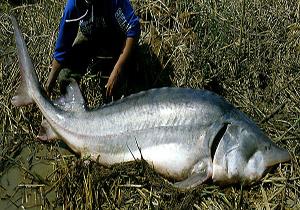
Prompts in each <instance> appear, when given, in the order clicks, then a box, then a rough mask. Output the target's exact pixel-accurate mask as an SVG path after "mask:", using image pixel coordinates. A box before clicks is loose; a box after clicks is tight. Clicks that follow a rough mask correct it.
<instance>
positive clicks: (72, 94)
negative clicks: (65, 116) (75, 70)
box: [53, 79, 86, 112]
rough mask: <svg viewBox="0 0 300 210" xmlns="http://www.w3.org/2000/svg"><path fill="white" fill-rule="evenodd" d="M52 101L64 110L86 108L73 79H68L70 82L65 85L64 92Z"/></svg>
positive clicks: (81, 109) (83, 109) (82, 109)
mask: <svg viewBox="0 0 300 210" xmlns="http://www.w3.org/2000/svg"><path fill="white" fill-rule="evenodd" d="M53 103H54V105H56V106H57V107H59V108H61V109H62V110H64V111H71V112H80V111H85V109H86V106H85V100H84V98H83V96H82V93H81V91H80V88H79V85H78V83H77V82H76V80H75V79H70V83H69V84H68V85H67V87H66V94H65V95H62V96H61V97H60V98H58V99H57V100H55V101H54V102H53Z"/></svg>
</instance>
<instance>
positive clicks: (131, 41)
mask: <svg viewBox="0 0 300 210" xmlns="http://www.w3.org/2000/svg"><path fill="white" fill-rule="evenodd" d="M135 44H136V40H135V38H134V37H128V38H127V39H126V43H125V46H124V49H123V51H122V53H121V54H120V56H119V59H118V61H117V62H116V64H115V66H114V69H113V70H112V72H111V74H110V76H109V79H108V81H107V84H106V85H105V87H106V96H112V94H113V91H114V88H115V87H116V84H117V82H118V78H119V76H120V74H121V73H122V70H123V67H124V65H125V63H126V62H127V61H128V59H129V57H130V55H131V53H132V51H133V48H134V45H135Z"/></svg>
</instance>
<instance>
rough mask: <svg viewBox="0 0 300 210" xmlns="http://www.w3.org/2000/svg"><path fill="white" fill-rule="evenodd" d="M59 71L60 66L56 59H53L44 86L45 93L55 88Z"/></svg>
mask: <svg viewBox="0 0 300 210" xmlns="http://www.w3.org/2000/svg"><path fill="white" fill-rule="evenodd" d="M61 69H62V65H61V64H60V63H59V62H58V61H57V60H56V59H53V61H52V67H51V71H50V73H49V76H48V80H47V82H46V85H45V90H46V92H47V93H49V92H51V91H52V90H53V88H54V86H55V81H56V79H57V77H58V75H59V72H60V70H61Z"/></svg>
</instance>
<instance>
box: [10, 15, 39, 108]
mask: <svg viewBox="0 0 300 210" xmlns="http://www.w3.org/2000/svg"><path fill="white" fill-rule="evenodd" d="M11 21H12V24H13V28H14V31H15V37H16V46H17V52H18V58H19V63H20V72H21V84H20V86H19V88H18V89H17V91H16V95H15V96H14V97H13V98H12V104H13V105H15V106H24V105H28V104H32V103H33V102H34V100H33V96H32V93H33V92H34V91H36V92H37V89H40V88H39V82H38V78H37V75H36V73H35V72H34V70H33V65H32V62H31V59H30V57H29V54H28V51H27V47H26V44H25V41H24V39H23V36H22V33H21V31H20V29H19V26H18V23H17V21H16V19H15V17H13V16H11Z"/></svg>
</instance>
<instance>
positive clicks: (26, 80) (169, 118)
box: [12, 18, 290, 188]
mask: <svg viewBox="0 0 300 210" xmlns="http://www.w3.org/2000/svg"><path fill="white" fill-rule="evenodd" d="M12 22H13V25H14V29H15V36H16V44H17V50H18V57H19V62H20V66H21V68H20V69H21V84H20V87H19V89H18V90H17V92H16V96H14V97H13V99H12V103H13V104H14V105H16V106H22V105H28V104H31V103H34V102H35V103H36V104H37V106H38V107H39V109H40V110H41V112H42V114H43V116H44V117H45V120H44V121H43V123H42V127H43V129H41V131H40V134H39V136H38V137H39V138H40V139H42V140H50V139H57V138H58V139H62V140H63V141H64V142H65V143H66V144H67V145H68V146H69V147H70V148H71V149H72V150H73V151H74V152H75V153H78V154H80V155H81V156H89V157H90V158H91V159H92V160H95V161H98V162H99V163H100V164H103V165H111V164H115V163H121V162H126V161H132V160H135V159H141V158H143V159H144V160H146V161H147V162H148V163H149V164H150V165H151V166H152V167H153V168H154V170H156V171H157V172H158V173H160V174H161V175H163V176H164V177H166V178H170V179H172V180H176V181H177V182H176V183H175V186H177V187H180V188H190V187H195V186H197V185H199V184H201V183H203V182H205V181H206V180H208V179H212V180H213V181H215V182H218V183H220V184H228V183H237V182H242V183H252V182H254V181H257V180H259V179H260V178H261V177H262V176H263V175H264V173H265V172H266V171H267V169H269V168H270V167H271V166H273V165H275V164H278V163H280V162H285V161H288V160H290V155H289V153H288V152H287V151H286V150H284V149H281V148H279V147H278V146H276V145H275V144H274V143H273V142H272V141H271V140H270V139H269V138H268V137H267V136H266V135H265V134H264V133H263V132H262V131H261V130H260V129H259V128H258V127H257V126H256V125H255V123H254V122H253V121H251V120H250V119H249V118H248V117H247V116H246V115H245V114H243V113H242V112H240V111H239V110H237V109H236V108H234V107H233V106H232V105H231V104H230V103H228V102H227V101H226V100H224V99H223V98H222V97H221V96H218V95H216V94H214V93H212V92H209V91H206V90H195V89H188V88H161V89H152V90H149V91H144V92H140V93H137V94H134V95H131V96H129V97H126V98H123V99H121V100H119V101H116V102H114V103H111V104H108V105H104V106H103V107H101V108H99V109H96V110H88V109H86V108H85V104H84V100H83V97H82V95H81V92H80V89H79V87H78V85H77V83H76V82H71V83H70V85H69V86H68V92H67V94H66V95H65V96H63V97H61V98H60V99H59V100H58V101H57V102H55V103H54V102H52V101H50V99H49V98H48V97H47V96H46V94H44V91H43V89H42V88H41V85H40V84H39V81H38V77H37V75H36V72H35V71H34V69H33V65H32V62H31V59H30V57H29V54H28V51H27V48H26V45H25V42H24V40H23V37H22V34H21V32H20V30H19V28H18V24H17V22H16V20H15V18H12Z"/></svg>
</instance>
